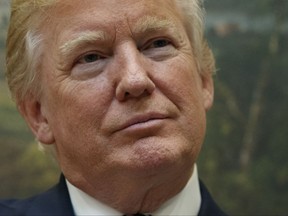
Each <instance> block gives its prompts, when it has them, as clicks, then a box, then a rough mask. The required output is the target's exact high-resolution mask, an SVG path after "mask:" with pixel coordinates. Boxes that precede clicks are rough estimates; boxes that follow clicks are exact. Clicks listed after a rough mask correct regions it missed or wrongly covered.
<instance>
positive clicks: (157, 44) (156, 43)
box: [150, 39, 171, 48]
mask: <svg viewBox="0 0 288 216" xmlns="http://www.w3.org/2000/svg"><path fill="white" fill-rule="evenodd" d="M170 44H171V43H170V41H168V40H166V39H158V40H155V41H153V42H152V44H151V45H150V47H151V48H161V47H165V46H168V45H170Z"/></svg>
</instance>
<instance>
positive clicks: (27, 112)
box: [18, 94, 55, 144]
mask: <svg viewBox="0 0 288 216" xmlns="http://www.w3.org/2000/svg"><path fill="white" fill-rule="evenodd" d="M18 110H19V111H20V113H21V114H22V116H23V117H24V119H25V121H26V122H27V124H28V126H29V127H30V129H31V130H32V132H33V134H34V135H35V136H36V139H37V140H38V141H39V142H41V143H43V144H53V143H54V141H55V139H54V135H53V132H52V131H51V128H50V126H49V123H48V121H47V119H46V117H45V116H44V114H43V110H42V107H41V103H40V102H39V101H38V100H36V98H35V96H34V95H32V94H29V96H27V97H25V99H24V100H23V101H21V102H20V103H19V104H18Z"/></svg>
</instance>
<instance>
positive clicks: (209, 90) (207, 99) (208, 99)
mask: <svg viewBox="0 0 288 216" xmlns="http://www.w3.org/2000/svg"><path fill="white" fill-rule="evenodd" d="M201 79H202V98H203V105H204V108H205V110H206V111H208V110H209V109H210V108H211V107H212V105H213V100H214V83H213V78H212V75H211V74H205V75H201Z"/></svg>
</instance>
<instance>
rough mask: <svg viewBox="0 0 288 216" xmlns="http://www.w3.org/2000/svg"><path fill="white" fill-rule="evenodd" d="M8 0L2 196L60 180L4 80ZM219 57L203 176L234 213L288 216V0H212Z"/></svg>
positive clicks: (0, 117) (2, 27) (4, 2)
mask: <svg viewBox="0 0 288 216" xmlns="http://www.w3.org/2000/svg"><path fill="white" fill-rule="evenodd" d="M8 2H9V1H8V0H0V145H1V152H0V182H1V184H0V198H8V197H27V196H29V195H32V194H36V193H38V192H40V191H43V190H46V189H47V188H49V187H50V186H51V185H53V184H54V183H56V182H57V180H58V176H59V171H58V169H57V167H56V165H55V163H54V162H53V161H52V160H51V159H50V158H49V157H48V156H46V155H44V154H43V153H42V152H40V151H39V150H38V149H37V148H38V147H37V144H36V143H35V141H34V139H33V136H32V135H31V133H30V132H29V130H28V128H27V126H26V124H25V123H24V121H23V119H22V118H21V117H20V115H19V114H18V113H17V111H16V108H15V105H14V103H13V102H11V100H10V98H9V92H8V90H7V86H6V84H5V79H4V70H5V64H4V62H5V61H4V49H5V36H6V31H7V23H8V19H9V18H8V17H9V6H8V4H9V3H8ZM205 6H206V9H207V22H206V33H207V36H208V40H209V44H210V46H211V47H212V49H213V51H214V53H215V56H216V59H217V68H218V71H217V75H216V76H215V94H216V95H215V103H214V107H213V108H212V110H211V111H210V112H209V113H208V132H207V138H206V141H205V144H204V147H203V150H202V152H201V156H200V158H199V162H198V168H199V175H200V177H201V179H203V181H204V182H205V183H206V185H207V187H208V188H209V190H210V191H211V193H212V194H213V196H214V198H215V199H216V200H217V202H218V203H219V204H220V206H221V207H222V208H223V209H224V210H225V211H226V212H227V213H228V214H231V215H287V214H288V205H287V200H288V157H287V153H288V145H287V140H288V139H287V138H288V112H287V108H288V97H287V96H288V85H287V81H288V69H287V68H288V0H241V1H239V0H206V1H205Z"/></svg>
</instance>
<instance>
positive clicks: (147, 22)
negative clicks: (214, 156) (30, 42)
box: [40, 0, 213, 199]
mask: <svg viewBox="0 0 288 216" xmlns="http://www.w3.org/2000/svg"><path fill="white" fill-rule="evenodd" d="M61 2H62V3H58V5H57V6H56V7H55V8H52V9H51V11H50V14H51V19H52V20H50V21H49V23H47V26H45V27H44V28H43V30H42V33H43V35H44V43H45V49H44V55H43V56H42V58H41V63H42V65H41V73H42V85H43V89H44V91H43V94H42V97H41V100H40V105H41V113H42V115H43V117H44V118H45V122H46V123H47V124H48V127H49V130H51V132H52V136H53V139H54V140H55V145H56V149H57V154H58V160H59V164H60V166H61V169H62V171H63V173H64V174H65V176H66V177H67V178H68V179H69V180H70V181H71V182H72V183H73V184H75V185H77V186H79V187H80V188H82V189H83V190H84V191H86V192H87V191H89V193H90V194H92V195H95V196H98V195H96V194H101V192H100V191H105V193H106V191H108V190H111V191H112V193H114V192H115V191H116V190H121V189H122V190H126V191H127V193H128V192H129V190H130V188H131V190H132V188H133V187H134V186H135V182H137V181H138V183H139V182H141V185H140V186H139V184H138V185H137V186H138V188H139V187H143V191H144V190H147V189H148V188H149V187H150V189H151V188H153V187H156V185H157V184H158V185H160V184H163V182H165V180H164V179H166V181H167V179H169V181H170V183H169V184H170V185H173V184H177V183H179V182H180V181H182V182H184V181H186V182H187V180H188V179H189V176H190V175H191V172H192V169H193V164H194V162H195V160H196V158H197V155H198V152H199V150H200V148H201V144H202V142H203V137H204V134H205V111H206V110H207V109H208V108H209V107H210V105H211V103H212V98H213V86H212V81H211V77H210V76H207V77H201V76H200V75H199V72H198V70H197V67H196V60H195V58H194V56H193V52H192V49H193V48H192V47H191V44H190V41H189V39H188V35H187V33H186V30H185V28H184V24H183V20H182V18H181V17H180V15H179V14H180V13H179V11H178V10H177V9H176V7H175V5H174V3H173V1H171V2H170V1H167V0H163V1H162V0H157V1H155V0H137V1H135V0H117V1H116V0H110V1H107V0H97V1H91V0H74V1H73V4H72V3H71V2H70V1H67V2H68V3H66V4H65V3H64V2H63V1H61ZM69 2H70V3H69ZM52 14H53V15H52ZM40 141H41V137H40ZM179 179H180V180H179ZM122 186H123V187H122ZM93 190H94V191H93ZM96 191H97V193H96ZM94 192H95V194H94ZM115 193H116V192H115ZM103 194H104V192H103ZM100 199H102V198H100ZM103 199H105V198H103Z"/></svg>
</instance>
